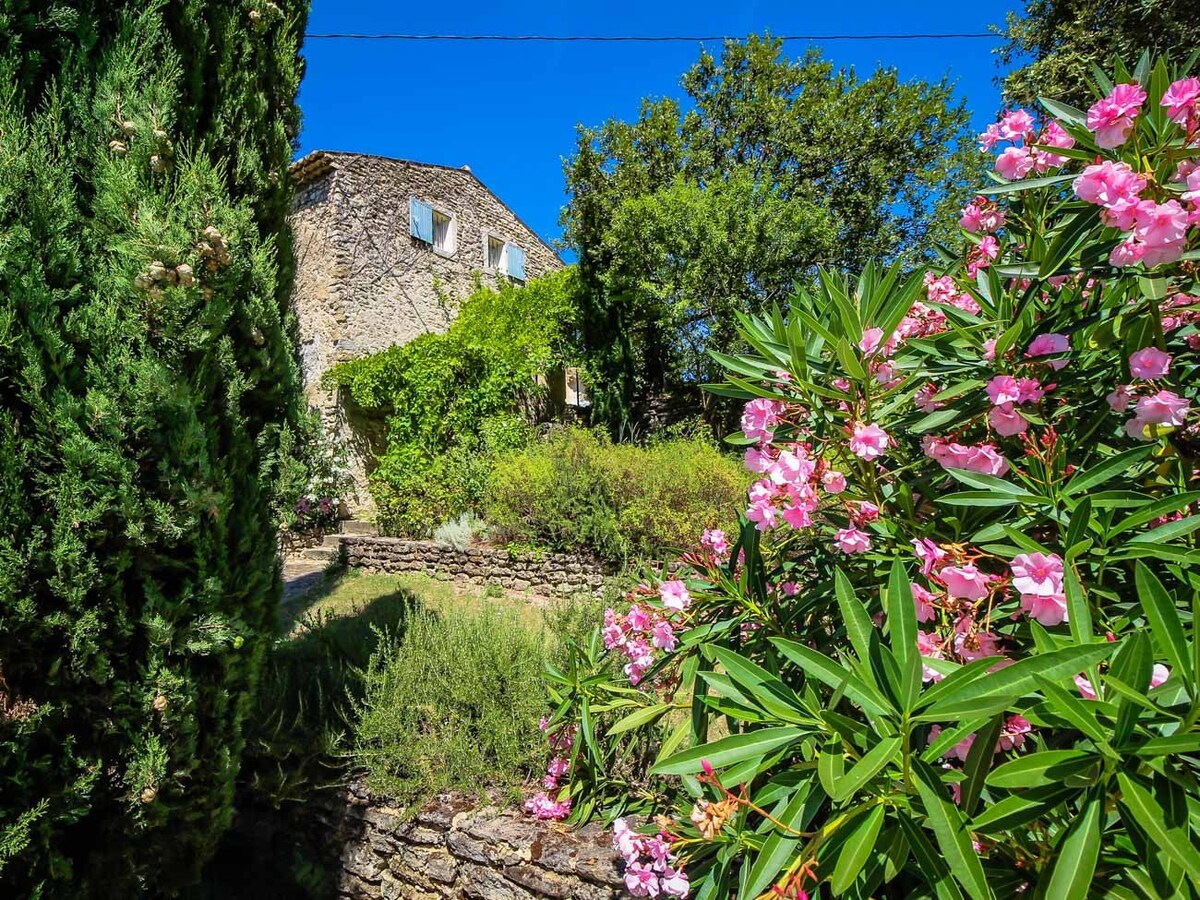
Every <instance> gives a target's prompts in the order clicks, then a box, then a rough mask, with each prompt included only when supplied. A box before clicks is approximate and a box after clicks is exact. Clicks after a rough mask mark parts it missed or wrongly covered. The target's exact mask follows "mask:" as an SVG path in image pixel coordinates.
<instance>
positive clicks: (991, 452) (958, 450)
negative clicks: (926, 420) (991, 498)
mask: <svg viewBox="0 0 1200 900" xmlns="http://www.w3.org/2000/svg"><path fill="white" fill-rule="evenodd" d="M921 449H922V450H924V451H925V455H926V456H928V457H929V458H930V459H932V460H934V461H935V462H936V463H937V464H938V465H940V466H941V467H942V468H943V469H966V470H967V471H968V472H981V473H982V474H984V475H1004V474H1005V473H1007V472H1008V469H1009V465H1008V460H1007V459H1005V458H1004V457H1003V456H1002V455H1001V454H1000V453H999V452H997V450H996V445H995V444H990V443H983V444H960V443H958V442H957V441H951V440H948V439H946V438H944V437H935V436H933V435H928V434H927V435H925V437H924V438H922V439H921Z"/></svg>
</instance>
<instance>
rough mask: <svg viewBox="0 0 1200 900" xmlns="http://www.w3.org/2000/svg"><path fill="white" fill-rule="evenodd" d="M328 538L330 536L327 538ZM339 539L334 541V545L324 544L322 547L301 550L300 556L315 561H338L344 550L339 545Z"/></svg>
mask: <svg viewBox="0 0 1200 900" xmlns="http://www.w3.org/2000/svg"><path fill="white" fill-rule="evenodd" d="M326 540H328V538H326ZM338 543H339V542H338V541H336V540H335V541H334V544H333V546H332V547H331V546H327V545H325V544H322V545H321V546H320V547H307V548H305V549H304V550H301V551H300V558H301V559H307V560H312V561H313V562H323V563H331V562H336V561H337V560H338V559H340V558H341V555H342V551H341V548H340V546H339V545H338Z"/></svg>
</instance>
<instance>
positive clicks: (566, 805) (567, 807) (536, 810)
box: [525, 791, 571, 820]
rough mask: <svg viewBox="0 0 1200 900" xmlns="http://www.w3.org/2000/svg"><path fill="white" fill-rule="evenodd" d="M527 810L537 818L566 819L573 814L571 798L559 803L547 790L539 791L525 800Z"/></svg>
mask: <svg viewBox="0 0 1200 900" xmlns="http://www.w3.org/2000/svg"><path fill="white" fill-rule="evenodd" d="M525 812H527V813H529V814H530V815H531V816H533V817H534V818H535V819H552V820H559V819H565V818H566V817H567V816H569V815H570V814H571V799H570V798H569V797H568V798H567V799H566V800H564V801H562V802H561V803H559V802H558V801H557V800H554V799H553V798H552V797H551V796H550V795H549V794H547V793H546V792H545V791H539V792H538V793H536V794H534V795H533V796H532V797H530V798H529V799H528V800H526V801H525Z"/></svg>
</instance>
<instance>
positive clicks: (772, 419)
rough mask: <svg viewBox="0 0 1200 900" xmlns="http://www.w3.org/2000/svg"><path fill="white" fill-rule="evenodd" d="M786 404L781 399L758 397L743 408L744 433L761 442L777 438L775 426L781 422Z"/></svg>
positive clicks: (764, 442)
mask: <svg viewBox="0 0 1200 900" xmlns="http://www.w3.org/2000/svg"><path fill="white" fill-rule="evenodd" d="M784 409H785V406H784V404H783V402H782V401H780V400H766V399H764V398H761V397H760V398H758V399H755V400H751V401H750V402H749V403H747V404H746V406H745V409H743V410H742V434H744V435H746V437H747V438H749V439H750V440H752V441H758V442H759V443H760V444H769V443H770V442H771V441H773V440H775V426H777V425H778V424H779V422H780V417H781V416H782V415H783V411H784Z"/></svg>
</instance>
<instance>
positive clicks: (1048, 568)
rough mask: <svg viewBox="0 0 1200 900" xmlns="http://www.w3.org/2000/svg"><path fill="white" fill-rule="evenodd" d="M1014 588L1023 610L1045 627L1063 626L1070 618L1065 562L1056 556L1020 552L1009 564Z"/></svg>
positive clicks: (1055, 554) (1054, 554) (1052, 554)
mask: <svg viewBox="0 0 1200 900" xmlns="http://www.w3.org/2000/svg"><path fill="white" fill-rule="evenodd" d="M1010 568H1011V569H1012V576H1013V579H1012V584H1013V588H1014V589H1015V590H1016V591H1017V593H1019V594H1020V595H1021V609H1022V610H1024V611H1025V613H1026V615H1028V616H1029V617H1030V618H1033V619H1037V620H1038V621H1039V622H1041V623H1042V624H1043V625H1061V624H1062V623H1063V622H1066V621H1067V619H1068V615H1067V598H1066V596H1065V595H1064V594H1063V561H1062V557H1061V556H1059V555H1058V554H1057V553H1018V554H1017V555H1016V556H1014V557H1013V561H1012V563H1011V564H1010Z"/></svg>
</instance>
